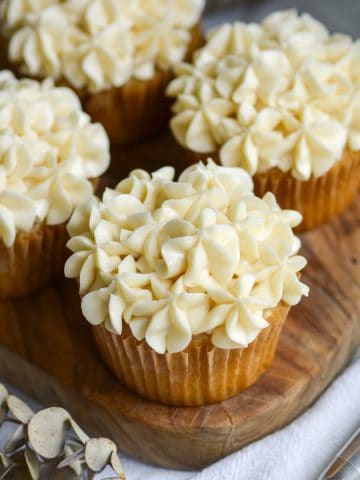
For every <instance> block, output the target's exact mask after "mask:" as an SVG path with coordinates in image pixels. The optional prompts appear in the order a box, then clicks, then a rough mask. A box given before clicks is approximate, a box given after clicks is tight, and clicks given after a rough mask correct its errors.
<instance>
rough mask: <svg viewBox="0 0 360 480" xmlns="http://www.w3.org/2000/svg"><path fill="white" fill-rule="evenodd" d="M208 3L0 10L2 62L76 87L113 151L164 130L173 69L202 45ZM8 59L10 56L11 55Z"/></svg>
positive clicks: (147, 1)
mask: <svg viewBox="0 0 360 480" xmlns="http://www.w3.org/2000/svg"><path fill="white" fill-rule="evenodd" d="M204 3H205V2H204V0H185V1H184V0H172V1H170V2H169V1H166V0H135V1H126V0H121V1H118V0H67V1H59V0H57V1H55V0H43V1H38V2H18V1H16V0H5V1H3V2H2V5H1V10H0V17H1V25H2V28H1V30H2V45H1V50H2V52H3V55H2V56H3V57H5V58H3V59H2V60H3V61H6V62H7V64H8V67H9V68H11V69H13V71H15V72H16V73H17V74H18V75H26V76H31V77H35V78H44V77H51V78H52V79H54V80H55V81H56V83H58V84H65V85H68V86H71V87H72V88H73V89H75V90H76V92H77V93H78V95H79V96H80V98H81V100H82V103H83V107H84V109H85V110H86V111H87V112H88V113H89V114H90V115H91V117H92V119H93V120H95V121H99V122H101V123H102V124H103V125H104V126H105V129H106V131H107V132H108V134H109V136H110V139H111V141H112V142H114V143H118V144H127V143H130V142H134V141H135V140H138V139H141V138H143V137H145V136H147V135H150V134H152V133H154V132H155V131H157V130H159V129H160V128H161V127H162V126H164V124H166V121H167V120H168V118H169V101H168V100H167V99H166V97H165V95H164V90H165V87H166V85H167V84H168V82H169V80H170V79H171V78H172V76H173V72H172V67H173V65H174V64H175V63H177V62H179V61H181V60H183V59H185V58H190V56H191V53H192V51H193V50H194V49H195V48H197V47H199V46H200V44H201V43H202V37H201V28H200V17H201V14H202V10H203V7H204ZM6 52H7V55H6Z"/></svg>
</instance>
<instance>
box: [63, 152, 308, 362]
mask: <svg viewBox="0 0 360 480" xmlns="http://www.w3.org/2000/svg"><path fill="white" fill-rule="evenodd" d="M300 221H301V215H299V214H298V213H297V212H294V211H282V210H281V209H280V208H279V207H278V205H277V203H276V201H275V199H274V197H273V195H272V194H271V193H268V194H267V195H265V196H264V198H263V199H260V198H257V197H255V196H254V194H253V192H252V181H251V179H250V177H249V175H248V174H247V173H246V172H245V171H244V170H242V169H237V168H230V167H219V166H216V165H215V164H214V163H213V162H212V161H209V162H208V164H207V165H206V166H205V165H204V164H202V163H200V164H197V165H195V166H193V167H190V168H189V169H187V170H185V171H184V172H183V173H182V174H181V176H180V177H179V180H178V181H175V180H174V170H173V169H172V168H170V167H165V168H163V169H160V170H158V171H156V172H154V173H152V174H151V175H149V174H148V173H146V172H145V171H143V170H134V171H133V172H132V173H131V174H130V176H129V177H128V178H126V179H125V180H123V181H122V182H120V183H119V184H118V186H117V187H116V189H115V190H110V189H108V190H106V191H105V193H104V195H103V198H102V200H101V201H100V200H97V199H95V198H94V200H93V201H92V202H87V203H86V204H84V205H82V206H80V207H79V208H77V209H76V210H75V212H74V214H73V216H72V218H71V220H70V222H69V224H68V232H69V234H70V235H71V239H70V240H69V242H68V247H69V248H70V250H72V252H73V255H72V256H71V257H70V258H69V260H68V261H67V263H66V266H65V274H66V276H68V277H72V278H78V279H79V287H80V293H81V296H82V310H83V313H84V315H85V317H86V318H87V320H88V321H89V322H90V323H91V324H93V325H98V324H101V323H104V325H105V327H106V328H107V329H108V330H109V331H110V332H113V333H115V334H117V335H121V333H122V329H123V323H124V322H125V323H126V324H128V326H129V327H130V329H131V332H132V334H133V335H134V336H135V337H136V338H137V339H138V340H143V339H145V340H146V342H147V343H148V344H149V345H150V346H151V348H153V349H154V350H155V351H156V352H158V353H165V352H171V353H174V352H179V351H182V350H184V349H185V348H186V347H187V346H188V345H189V343H190V342H191V340H192V337H193V336H194V335H197V334H200V333H205V332H206V333H208V334H210V335H211V338H212V342H213V343H214V345H216V346H218V347H221V348H240V347H247V346H248V345H249V343H251V342H253V341H254V340H255V338H256V336H257V335H258V334H259V332H260V331H261V330H262V329H264V328H266V327H267V326H268V322H267V321H266V318H265V315H264V312H265V310H267V309H271V308H274V307H276V306H277V305H278V304H279V303H280V302H281V301H284V302H286V303H287V304H288V305H295V304H296V303H298V302H299V301H300V298H301V297H302V295H304V294H307V291H308V289H307V287H306V286H305V285H304V284H303V283H302V282H301V281H300V280H299V278H298V273H299V272H300V270H301V269H302V268H303V267H304V266H305V263H306V262H305V259H304V258H303V257H301V256H299V255H298V254H297V253H298V250H299V247H300V241H299V239H298V238H297V237H296V236H295V235H294V234H293V232H292V227H294V226H296V225H297V224H298V223H299V222H300Z"/></svg>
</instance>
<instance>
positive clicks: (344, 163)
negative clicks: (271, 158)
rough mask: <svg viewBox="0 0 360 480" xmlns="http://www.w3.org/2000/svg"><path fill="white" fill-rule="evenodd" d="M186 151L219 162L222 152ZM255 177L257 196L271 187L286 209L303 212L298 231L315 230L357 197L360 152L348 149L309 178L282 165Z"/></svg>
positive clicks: (193, 158)
mask: <svg viewBox="0 0 360 480" xmlns="http://www.w3.org/2000/svg"><path fill="white" fill-rule="evenodd" d="M186 155H187V160H188V162H189V163H195V162H198V161H199V160H206V159H207V158H208V157H211V158H213V159H214V161H216V162H218V163H219V156H218V152H215V153H212V154H208V155H207V154H201V153H196V152H192V151H187V153H186ZM253 181H254V192H255V194H256V195H257V196H259V197H263V196H264V195H265V193H266V192H269V191H270V192H272V193H273V194H274V195H275V197H276V200H277V202H278V204H279V205H280V207H281V208H282V209H290V210H297V211H298V212H300V213H301V214H302V215H303V221H302V223H301V224H300V225H299V226H298V227H297V228H295V229H294V230H295V232H303V231H307V230H311V229H313V228H316V227H318V226H320V225H323V224H325V223H327V222H329V221H330V220H332V219H333V218H334V217H335V216H336V215H338V214H340V213H342V212H343V211H344V210H345V209H346V208H347V207H348V206H349V205H350V204H351V203H352V202H353V200H354V199H355V197H356V195H357V193H358V192H359V189H360V152H351V151H346V152H345V153H344V155H343V156H342V158H341V160H339V161H338V162H336V163H335V164H334V166H333V167H332V168H331V169H330V170H329V171H328V172H326V173H325V174H324V175H322V176H321V177H318V178H314V177H311V178H310V179H309V180H307V181H302V180H298V179H296V178H294V177H293V176H292V174H291V172H282V171H281V170H279V169H278V168H272V169H271V170H269V171H267V172H264V173H257V174H255V175H254V176H253Z"/></svg>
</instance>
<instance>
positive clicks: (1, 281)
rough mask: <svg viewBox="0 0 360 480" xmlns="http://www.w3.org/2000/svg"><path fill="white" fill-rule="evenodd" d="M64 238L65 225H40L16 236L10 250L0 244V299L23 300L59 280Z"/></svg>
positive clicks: (63, 253) (64, 256)
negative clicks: (21, 298) (19, 298)
mask: <svg viewBox="0 0 360 480" xmlns="http://www.w3.org/2000/svg"><path fill="white" fill-rule="evenodd" d="M67 239H68V234H67V232H66V226H65V224H60V225H45V224H40V225H36V226H35V227H34V228H33V229H32V230H31V231H30V232H20V233H18V234H17V236H16V239H15V242H14V244H13V245H12V246H11V247H9V248H8V247H6V246H5V245H4V244H3V243H2V242H0V299H1V300H6V299H10V298H18V297H23V296H25V295H28V294H30V293H33V292H35V291H36V290H39V289H40V288H42V287H44V286H46V285H47V284H49V283H51V282H52V281H53V280H55V279H57V278H61V276H62V275H63V270H64V263H65V260H66V258H67V257H68V255H69V253H70V252H69V251H68V250H67V248H66V242H67Z"/></svg>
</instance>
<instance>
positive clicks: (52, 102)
mask: <svg viewBox="0 0 360 480" xmlns="http://www.w3.org/2000/svg"><path fill="white" fill-rule="evenodd" d="M108 165H109V141H108V138H107V136H106V133H105V131H104V129H103V127H102V126H101V125H99V124H93V123H90V119H89V116H88V115H87V114H85V113H84V112H83V111H82V110H81V106H80V102H79V100H78V98H77V97H76V95H75V94H74V92H73V91H72V90H69V89H67V88H55V87H53V85H52V82H51V81H44V82H43V83H39V82H37V81H34V80H16V79H15V78H14V76H13V75H12V73H10V72H7V71H3V72H0V265H1V269H0V298H1V299H4V298H11V297H19V296H22V295H26V294H28V293H31V292H33V291H35V290H37V289H38V288H40V287H42V286H44V285H46V284H48V283H49V282H50V281H51V280H53V279H54V278H56V277H58V276H61V274H62V272H63V268H64V263H65V259H66V257H67V256H68V255H67V251H66V248H65V245H66V242H67V240H68V236H67V233H66V228H65V225H66V222H67V221H68V220H69V218H70V216H71V214H72V212H73V210H74V208H75V207H77V206H78V205H80V204H81V203H83V202H84V201H86V200H88V199H89V198H90V197H91V196H92V194H93V184H94V183H96V180H95V179H96V178H97V177H98V176H99V175H101V174H102V173H103V172H104V171H105V170H106V168H107V167H108Z"/></svg>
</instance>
